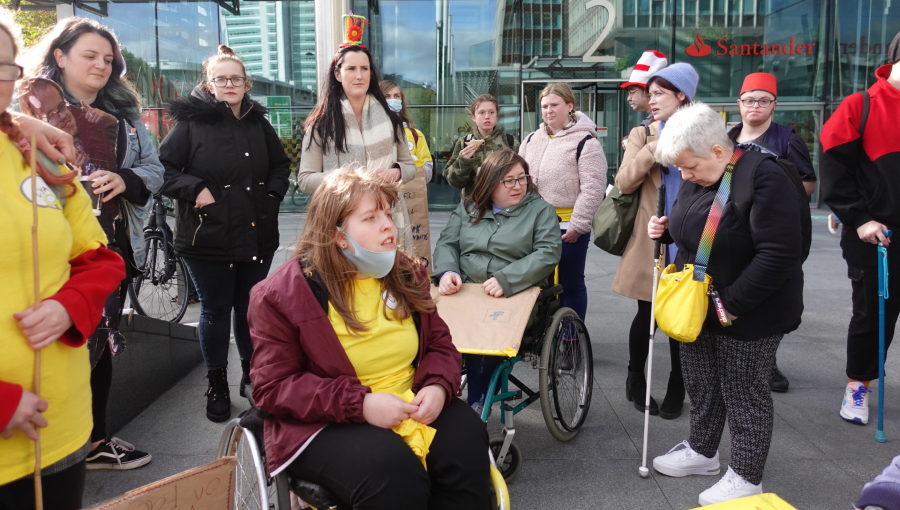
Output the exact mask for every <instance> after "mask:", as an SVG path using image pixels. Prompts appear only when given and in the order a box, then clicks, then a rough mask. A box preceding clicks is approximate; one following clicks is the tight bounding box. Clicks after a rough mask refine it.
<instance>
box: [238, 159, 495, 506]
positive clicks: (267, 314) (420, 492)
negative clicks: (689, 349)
mask: <svg viewBox="0 0 900 510" xmlns="http://www.w3.org/2000/svg"><path fill="white" fill-rule="evenodd" d="M396 200H397V187H396V186H395V185H394V184H391V183H388V182H386V181H384V180H382V179H381V178H380V177H378V176H377V175H375V174H372V173H366V172H364V171H362V170H357V171H353V170H343V171H339V172H333V173H332V174H330V175H329V176H327V177H326V179H325V181H324V183H323V184H322V185H321V186H319V188H318V189H317V190H316V193H315V194H314V195H313V198H312V201H311V202H310V205H309V214H308V216H307V218H308V219H307V222H306V225H305V228H304V230H303V234H302V236H301V237H300V241H299V245H298V247H297V250H296V251H295V252H294V257H293V259H292V260H291V261H289V262H288V263H286V264H284V265H283V266H282V267H281V268H280V269H279V270H278V271H276V272H275V273H274V274H273V275H272V276H271V277H270V278H269V279H267V280H265V281H263V282H262V283H260V284H258V285H257V286H256V287H255V288H254V289H253V292H252V294H251V298H250V310H249V317H248V319H249V322H250V334H251V338H252V340H253V348H254V353H253V359H252V361H251V369H250V379H251V380H252V382H253V385H254V390H253V398H254V400H255V401H256V404H257V405H258V406H259V407H260V408H261V409H263V410H264V411H266V412H268V413H270V414H271V416H269V417H267V418H266V422H265V445H266V454H267V459H268V464H269V466H268V467H269V470H270V472H271V473H272V474H273V475H274V474H278V473H280V472H281V471H283V470H287V472H288V473H289V474H290V475H291V476H292V477H295V478H299V479H303V480H308V481H311V482H314V483H318V484H320V485H324V486H325V487H327V488H329V489H330V490H331V491H332V492H333V493H334V494H335V495H336V496H337V497H338V499H340V500H341V502H342V503H343V504H344V505H346V506H347V507H350V508H354V509H364V508H365V509H369V508H371V509H386V508H410V509H418V508H421V509H425V508H428V509H464V508H465V509H471V508H487V507H488V505H489V493H490V474H489V469H490V466H489V461H488V455H487V447H488V435H487V431H486V429H485V427H484V425H483V424H482V423H481V421H480V420H479V419H478V416H477V415H476V414H475V413H474V412H472V410H471V409H470V408H469V407H468V406H467V405H466V404H465V403H464V402H462V401H461V400H459V399H457V398H454V395H456V392H457V390H458V389H459V385H460V363H461V357H460V354H459V352H458V351H457V350H456V348H455V347H454V346H453V343H452V342H451V341H450V332H449V330H448V329H447V325H446V324H445V323H444V321H443V320H441V318H440V317H439V316H438V314H437V312H436V310H435V306H434V303H433V302H432V300H431V297H430V295H429V286H430V284H429V282H428V277H427V275H426V274H425V271H424V268H422V267H421V266H420V265H418V264H417V263H416V262H414V259H413V258H411V257H408V256H406V255H405V254H403V253H397V249H396V235H397V228H396V227H395V226H394V223H393V220H392V219H391V205H392V203H393V202H394V201H396Z"/></svg>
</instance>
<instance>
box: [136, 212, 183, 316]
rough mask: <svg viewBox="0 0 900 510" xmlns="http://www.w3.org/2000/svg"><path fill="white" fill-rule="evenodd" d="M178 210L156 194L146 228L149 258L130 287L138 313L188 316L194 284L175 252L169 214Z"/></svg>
mask: <svg viewBox="0 0 900 510" xmlns="http://www.w3.org/2000/svg"><path fill="white" fill-rule="evenodd" d="M174 210H175V209H174V207H170V206H167V205H166V203H165V199H164V198H163V197H161V196H160V195H154V196H153V212H152V213H151V215H150V219H149V221H148V222H147V226H145V227H144V252H145V255H146V258H145V260H144V265H143V266H142V267H141V268H139V269H138V275H137V276H135V277H134V280H133V281H132V282H131V285H129V286H128V298H129V300H130V301H131V306H132V307H133V308H134V311H135V312H137V313H139V314H140V315H144V316H147V317H154V318H156V319H160V320H164V321H168V322H178V321H180V320H181V318H182V317H184V312H185V311H186V310H187V305H188V302H189V301H190V295H191V290H192V286H193V283H192V282H191V279H190V277H189V276H188V273H187V270H186V267H185V264H184V260H182V258H181V257H179V256H177V255H176V254H175V246H174V244H173V235H172V229H171V228H169V225H168V223H166V216H167V215H168V213H170V212H174Z"/></svg>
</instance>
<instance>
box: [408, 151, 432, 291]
mask: <svg viewBox="0 0 900 510" xmlns="http://www.w3.org/2000/svg"><path fill="white" fill-rule="evenodd" d="M402 191H403V200H405V201H406V209H407V211H409V225H410V230H411V231H412V239H413V247H414V248H415V252H416V257H418V259H419V261H420V262H422V264H423V265H425V269H426V270H427V271H428V274H431V233H430V232H429V227H428V191H427V188H426V183H425V171H424V170H422V169H421V168H416V178H415V179H413V180H411V181H409V182H407V183H406V184H404V185H403V187H402Z"/></svg>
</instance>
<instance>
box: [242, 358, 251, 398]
mask: <svg viewBox="0 0 900 510" xmlns="http://www.w3.org/2000/svg"><path fill="white" fill-rule="evenodd" d="M241 371H242V375H241V396H242V397H244V398H250V397H248V396H247V395H246V394H245V393H244V389H246V388H247V386H249V385H251V384H252V383H251V382H250V360H241ZM250 391H251V392H252V391H253V388H252V386H251V388H250Z"/></svg>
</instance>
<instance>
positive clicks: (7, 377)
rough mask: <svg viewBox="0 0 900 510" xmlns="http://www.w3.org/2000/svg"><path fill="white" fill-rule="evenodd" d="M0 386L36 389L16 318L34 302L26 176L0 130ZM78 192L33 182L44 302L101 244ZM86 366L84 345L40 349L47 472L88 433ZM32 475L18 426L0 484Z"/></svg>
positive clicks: (2, 457) (2, 462)
mask: <svg viewBox="0 0 900 510" xmlns="http://www.w3.org/2000/svg"><path fill="white" fill-rule="evenodd" d="M0 169H2V171H0V204H2V205H0V210H2V221H3V228H2V229H0V246H2V249H3V255H2V256H0V282H3V283H2V292H0V352H2V353H3V354H2V358H0V359H2V361H0V381H4V382H10V383H14V384H19V385H21V386H22V387H23V388H24V389H25V390H28V391H33V390H34V388H33V385H32V379H33V373H34V351H33V350H32V349H31V348H30V347H29V346H28V341H27V340H26V338H25V336H24V335H23V334H22V332H21V331H20V330H19V327H18V325H17V324H16V320H15V319H14V318H13V313H17V312H21V311H23V310H25V309H26V308H28V307H30V306H33V305H34V303H33V301H34V272H33V266H32V246H31V225H32V210H31V198H30V197H31V171H30V170H29V168H28V167H27V166H26V165H25V160H24V159H23V157H22V154H21V153H20V152H19V150H18V149H17V148H16V146H15V145H14V144H13V143H12V142H11V141H10V140H9V138H7V136H6V135H5V134H2V133H0ZM76 185H77V188H78V190H77V192H76V193H75V195H73V196H71V197H69V198H67V199H66V204H65V209H64V210H63V209H62V208H61V207H62V204H61V202H60V200H59V198H58V197H57V196H56V195H55V194H54V192H53V190H52V188H50V187H49V186H48V185H47V184H46V183H45V182H44V180H43V179H41V178H40V177H38V183H37V189H38V206H39V207H38V247H39V253H40V283H41V298H42V299H47V298H49V297H52V296H53V295H54V294H56V292H57V291H59V289H60V288H61V287H62V286H63V284H64V283H65V282H66V281H68V279H69V271H70V269H71V268H70V266H69V260H71V259H73V258H75V257H78V256H79V255H82V254H84V253H86V252H88V251H91V250H96V249H97V248H99V247H100V246H101V245H104V246H105V245H106V235H105V234H104V233H103V230H102V229H101V228H100V224H99V223H98V222H97V219H96V218H95V217H94V213H93V211H92V209H91V199H90V198H89V197H88V195H87V193H86V192H85V191H84V189H82V187H81V185H80V184H78V183H77V182H76ZM90 373H91V367H90V361H89V360H88V350H87V347H86V346H82V347H78V348H72V347H69V346H67V345H65V344H64V343H62V342H59V341H57V342H54V343H53V344H52V345H50V346H49V347H47V348H45V349H44V350H43V351H41V375H42V378H41V397H43V398H44V399H45V400H46V401H47V402H48V404H49V407H48V409H47V411H46V412H45V413H44V417H46V418H47V422H48V426H47V428H45V429H41V465H42V466H44V467H46V466H49V465H51V464H54V463H56V462H58V461H60V460H62V459H63V458H64V457H66V456H68V455H71V454H72V453H74V452H75V451H76V450H77V449H78V448H81V447H82V446H84V444H85V443H86V442H87V441H88V438H89V437H90V434H91V428H92V426H93V425H92V420H91V388H90ZM33 471H34V443H33V442H32V441H31V440H29V439H28V438H26V437H25V435H24V434H22V432H21V431H19V430H18V429H16V431H15V432H14V433H13V437H12V439H10V440H8V441H6V440H0V485H3V484H6V483H9V482H11V481H13V480H17V479H19V478H22V477H23V476H25V475H28V474H30V473H32V472H33Z"/></svg>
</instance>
